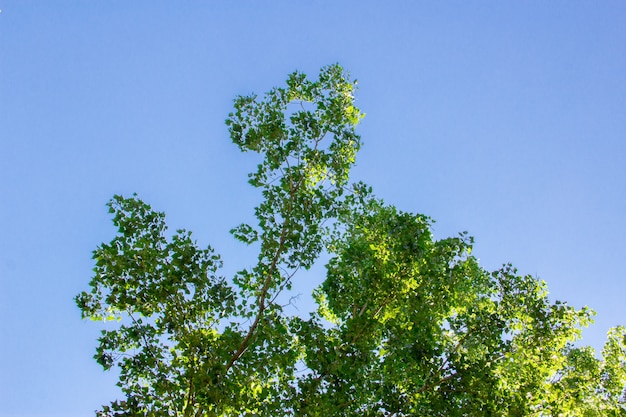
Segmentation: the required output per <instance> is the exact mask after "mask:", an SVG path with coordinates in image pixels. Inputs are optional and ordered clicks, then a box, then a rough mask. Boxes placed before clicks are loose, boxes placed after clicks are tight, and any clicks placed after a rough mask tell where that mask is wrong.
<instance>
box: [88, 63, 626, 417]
mask: <svg viewBox="0 0 626 417" xmlns="http://www.w3.org/2000/svg"><path fill="white" fill-rule="evenodd" d="M355 87H356V82H353V81H351V80H350V79H349V77H348V76H347V74H346V73H345V72H344V71H343V69H342V68H341V67H340V66H338V65H332V66H329V67H325V68H323V69H322V71H321V72H320V75H319V79H318V80H315V81H311V80H309V79H308V78H307V77H306V76H305V75H303V74H301V73H299V72H296V73H293V74H291V75H290V76H289V78H288V80H287V85H286V87H284V88H274V89H272V90H271V91H270V92H269V93H267V94H266V95H265V96H264V97H263V98H261V99H260V98H259V97H257V96H254V95H253V96H245V97H238V98H237V99H236V100H235V102H234V112H233V113H231V114H230V115H229V117H228V119H227V121H226V124H227V125H228V128H229V132H230V137H231V139H232V141H233V142H234V143H235V144H236V145H237V146H239V148H240V149H241V150H242V151H243V152H247V151H252V152H256V153H258V154H259V155H260V157H261V162H260V164H259V165H258V167H257V168H256V170H254V171H253V172H252V173H251V174H249V183H250V184H251V185H252V186H254V187H257V188H259V189H260V190H261V192H262V201H261V203H260V204H259V205H258V206H257V207H256V209H255V215H256V219H257V224H255V225H249V224H241V225H239V226H237V227H235V228H234V229H232V230H231V233H232V235H233V236H234V237H235V238H236V239H238V240H240V241H241V242H243V243H244V244H247V245H252V246H253V247H254V248H257V249H258V257H257V260H256V264H255V265H254V266H253V267H251V268H247V269H241V270H240V271H239V272H238V273H236V274H235V276H233V277H232V278H230V279H226V278H225V277H222V276H220V275H219V269H220V266H221V260H220V257H219V256H218V255H217V254H216V253H215V251H214V250H213V249H212V248H211V247H208V248H200V247H198V245H197V243H196V242H195V241H194V240H193V239H192V236H191V233H190V232H188V231H185V230H178V231H176V232H175V233H173V234H168V232H167V227H166V225H165V217H164V214H163V213H160V212H156V211H154V210H152V208H151V207H150V206H149V205H148V204H146V203H145V202H143V201H142V200H140V199H139V198H138V197H137V196H132V197H130V198H125V197H122V196H115V197H113V199H112V200H111V201H110V203H109V211H110V213H111V214H113V223H114V224H115V226H116V227H117V229H118V233H117V235H116V236H115V238H114V239H113V240H112V241H111V242H110V243H108V244H101V245H100V246H99V247H98V248H97V249H96V250H95V251H94V255H93V258H94V260H95V268H94V272H95V275H94V277H93V279H92V280H91V282H90V287H91V289H90V291H89V292H83V293H81V294H79V295H78V296H77V297H76V302H77V304H78V306H79V308H80V310H81V312H82V316H83V318H90V319H92V320H97V321H110V320H112V321H114V326H113V327H109V328H108V329H105V330H103V331H102V336H101V337H100V338H99V346H98V348H97V351H96V355H95V359H96V360H97V361H98V363H99V364H101V365H102V366H103V367H104V369H111V368H112V367H115V366H116V367H118V368H119V370H120V377H119V383H118V384H119V386H120V387H121V388H122V391H123V393H124V395H125V397H126V398H125V399H123V400H118V401H114V402H112V403H111V404H110V405H105V406H103V408H102V409H101V410H100V411H99V412H97V415H98V416H261V415H262V416H289V415H294V416H296V415H297V416H357V415H359V416H361V415H364V416H412V415H417V416H420V415H424V416H476V415H489V416H574V415H576V416H580V415H585V416H587V415H589V416H596V415H597V416H600V415H602V416H607V415H614V416H618V415H619V416H624V415H626V404H625V403H624V396H623V389H624V386H625V384H626V365H625V364H626V329H624V328H623V327H618V328H615V329H613V330H611V332H610V333H609V339H608V341H607V344H606V347H605V349H604V351H603V352H602V355H603V358H602V359H598V358H596V356H595V354H594V352H593V350H592V349H591V348H588V347H576V346H575V345H574V344H573V342H574V341H576V340H577V339H578V338H579V336H580V331H581V328H582V327H584V326H586V325H588V323H590V321H591V317H592V311H591V310H589V309H587V308H583V309H581V310H576V309H574V308H572V307H571V306H568V305H567V304H565V303H561V302H556V303H551V302H550V301H549V299H548V297H547V289H546V285H545V283H544V282H542V281H539V280H537V279H535V278H533V277H530V276H523V275H519V274H518V273H517V272H516V270H515V269H514V268H513V267H512V266H510V265H505V266H503V267H502V268H501V269H499V270H497V271H493V272H489V271H486V270H485V269H483V268H481V267H480V266H479V265H478V262H477V260H476V258H475V257H473V256H472V254H471V249H472V238H471V237H469V236H468V235H467V234H465V233H462V234H459V235H458V236H456V237H451V238H447V239H442V240H436V239H435V238H434V237H433V235H432V232H431V225H432V221H431V219H429V218H428V217H426V216H423V215H419V214H412V213H406V212H402V211H399V210H398V209H396V208H395V207H394V206H391V205H388V204H385V203H384V202H382V201H381V200H379V199H377V198H375V196H374V195H373V193H372V190H371V189H370V188H369V187H367V186H366V185H364V184H361V183H356V184H351V183H350V182H349V169H350V166H351V165H352V164H353V162H354V160H355V155H356V153H357V151H358V149H359V146H360V143H361V142H360V137H359V136H358V135H357V134H356V132H355V128H356V125H357V124H358V122H359V120H360V119H361V118H362V117H363V114H362V113H361V112H360V111H359V109H357V108H356V107H355V104H354V96H353V94H354V91H355ZM323 252H326V253H327V254H328V256H329V258H330V260H329V261H328V263H327V265H326V277H325V280H324V281H323V283H322V284H321V285H320V286H319V287H318V288H317V289H316V290H315V292H314V299H315V301H316V302H317V305H318V309H317V310H316V311H314V312H312V313H310V314H309V316H308V317H300V316H297V315H295V316H291V315H289V314H287V313H286V312H285V309H284V307H283V306H282V305H281V304H280V302H279V298H278V297H279V295H280V294H281V293H285V292H288V291H290V290H291V284H292V282H293V280H295V279H296V277H297V273H298V271H299V270H301V269H308V268H310V267H311V266H313V264H314V263H315V262H316V260H318V258H319V257H320V254H322V253H323ZM115 321H116V322H115Z"/></svg>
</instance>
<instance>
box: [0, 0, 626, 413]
mask: <svg viewBox="0 0 626 417" xmlns="http://www.w3.org/2000/svg"><path fill="white" fill-rule="evenodd" d="M0 9H2V13H1V14H0V417H18V416H19V417H43V416H46V417H48V416H59V417H60V416H63V417H72V416H76V417H78V416H87V415H93V410H95V409H97V408H99V407H100V406H101V405H102V404H105V403H108V402H109V401H110V400H113V399H115V398H116V396H117V395H118V392H117V389H116V388H115V386H114V385H115V382H116V378H115V375H114V374H112V373H104V372H103V371H102V370H101V368H100V367H99V366H98V365H97V364H96V363H95V361H94V360H93V359H92V355H93V354H94V352H95V347H96V339H97V337H98V334H99V330H100V327H99V325H98V324H96V323H92V322H83V321H81V319H80V313H79V311H78V309H77V307H76V306H75V305H74V302H73V297H74V295H76V294H77V293H78V292H80V291H82V290H85V289H87V285H88V282H89V280H90V279H91V272H92V271H91V269H92V267H93V262H92V260H91V252H92V250H94V249H95V248H96V246H97V245H98V244H100V243H101V242H108V241H110V240H111V239H112V238H113V237H114V233H115V230H114V228H113V226H112V224H111V222H110V217H109V215H108V213H107V211H106V207H105V204H106V202H107V201H108V200H109V198H110V197H111V196H112V195H113V194H116V193H120V194H125V195H130V194H131V193H133V192H137V193H138V194H139V196H140V197H141V198H143V199H144V200H145V201H147V202H148V203H150V204H151V205H152V206H153V207H154V208H155V209H157V210H160V211H165V212H166V213H167V216H168V217H167V218H168V224H169V225H170V228H171V229H177V228H183V227H184V228H187V229H189V230H192V231H193V232H194V236H195V238H196V239H197V240H198V241H199V242H200V243H201V244H202V245H207V244H211V245H212V246H214V247H215V248H216V250H217V251H218V252H220V253H221V254H222V255H223V257H224V260H225V264H226V265H225V273H228V272H229V271H234V270H237V269H239V268H240V267H242V266H245V265H249V264H250V263H251V262H252V261H250V260H249V259H250V258H249V257H248V256H249V254H248V253H246V252H245V251H243V247H242V246H241V245H240V244H238V243H237V242H235V241H234V240H233V239H232V238H231V237H230V236H229V234H228V230H229V229H230V228H231V227H233V226H235V225H237V224H239V223H241V222H242V221H245V220H249V219H251V218H252V217H251V216H252V213H253V207H254V205H255V204H256V203H257V202H258V201H259V199H258V194H257V193H256V191H254V190H253V189H252V188H251V187H249V186H248V185H247V184H246V178H247V172H248V171H250V170H252V169H253V167H254V166H255V164H256V161H255V158H254V157H253V156H251V155H244V154H241V153H240V152H239V151H238V150H237V148H236V146H234V145H232V144H231V143H230V140H229V138H228V134H227V130H226V126H225V125H224V119H225V118H226V116H227V114H228V112H229V111H230V110H231V108H232V100H233V98H234V97H235V96H236V95H238V94H249V93H252V92H257V93H263V92H265V91H267V90H268V89H270V88H271V87H273V86H276V85H280V84H281V83H283V81H284V80H285V79H286V76H287V74H289V73H290V72H292V71H294V70H296V69H299V70H301V71H303V72H305V73H307V74H309V75H311V76H313V77H315V76H316V75H317V73H318V71H319V68H320V67H322V66H324V65H327V64H331V63H335V62H339V63H340V64H341V65H343V66H344V67H345V68H346V69H347V70H349V71H350V72H351V73H352V75H353V77H355V78H357V79H358V80H359V85H360V90H359V92H358V94H357V100H358V101H357V103H358V105H359V107H360V108H361V109H362V110H363V111H364V112H365V113H366V114H367V116H366V118H365V119H364V121H363V122H362V124H361V126H360V128H359V132H360V134H361V135H362V138H363V142H364V146H363V149H362V151H361V152H360V154H359V156H358V159H357V166H356V168H355V169H354V170H353V178H354V179H355V180H363V181H365V182H367V183H369V184H370V185H372V186H373V187H374V190H375V192H376V194H377V195H378V196H380V197H382V198H383V199H384V200H385V201H386V202H388V203H391V204H395V205H397V206H398V207H399V208H400V209H402V210H405V211H411V212H419V213H424V214H427V215H429V216H431V217H433V218H434V219H435V220H436V221H437V223H436V224H435V227H434V232H435V235H436V236H437V237H439V238H443V237H446V236H450V235H454V234H456V233H457V232H460V231H464V230H467V231H468V232H469V233H470V234H471V235H473V236H474V237H475V239H476V245H475V250H474V253H475V254H476V256H477V257H479V258H480V260H481V263H482V265H483V266H485V267H486V268H489V269H495V268H497V267H499V266H500V265H501V264H503V263H505V262H512V263H513V264H514V265H515V266H517V267H518V269H519V271H520V273H524V274H532V275H533V276H537V277H538V278H541V279H544V280H546V281H547V282H548V286H549V288H550V295H551V298H552V299H554V300H556V299H559V300H566V301H569V302H570V303H571V304H572V305H574V306H576V307H582V306H583V305H589V306H591V307H592V308H594V309H595V310H596V311H597V313H598V315H597V317H596V324H595V325H594V326H593V327H592V328H591V329H589V330H587V331H585V333H584V335H585V341H586V343H588V344H591V345H592V346H594V347H596V348H600V347H601V346H602V343H603V340H604V337H605V334H606V331H607V330H608V328H609V327H611V326H614V325H617V324H620V323H622V324H626V303H625V302H624V296H625V295H626V294H625V289H626V284H625V281H624V279H625V278H626V272H625V271H624V266H625V261H626V257H625V253H626V233H625V232H626V218H625V216H624V214H625V213H626V24H625V23H624V22H626V3H625V2H623V1H610V0H607V1H602V2H590V1H584V2H583V1H551V2H544V1H524V2H500V1H473V2H465V1H463V2H462V1H450V2H439V1H386V2H381V1H347V0H346V1H271V2H270V1H228V2H227V1H208V0H207V1H199V0H198V1H194V0H185V1H154V0H150V1H148V0H133V1H126V0H108V1H95V0H92V1H88V0H73V1H68V0H55V1H49V0H0ZM321 279H322V276H321V275H319V274H315V273H314V274H308V275H306V276H304V277H302V278H301V281H300V282H299V283H298V284H297V288H298V290H299V291H302V292H303V296H302V297H301V299H300V304H299V308H300V311H302V310H306V309H307V308H309V307H307V306H309V305H310V303H309V301H308V298H307V296H308V291H310V289H311V288H313V287H314V286H315V285H316V284H317V283H319V282H320V281H321Z"/></svg>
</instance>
